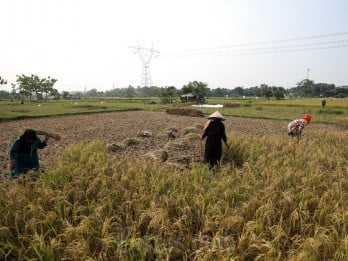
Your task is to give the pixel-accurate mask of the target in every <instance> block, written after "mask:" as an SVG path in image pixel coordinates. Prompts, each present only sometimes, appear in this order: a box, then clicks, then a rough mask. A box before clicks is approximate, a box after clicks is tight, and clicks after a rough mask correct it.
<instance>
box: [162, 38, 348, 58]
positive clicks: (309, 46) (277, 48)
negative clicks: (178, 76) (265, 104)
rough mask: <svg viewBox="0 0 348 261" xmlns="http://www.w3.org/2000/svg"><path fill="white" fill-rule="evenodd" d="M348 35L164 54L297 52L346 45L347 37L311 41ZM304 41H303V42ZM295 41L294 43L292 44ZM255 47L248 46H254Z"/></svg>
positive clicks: (165, 53) (215, 54) (211, 54)
mask: <svg viewBox="0 0 348 261" xmlns="http://www.w3.org/2000/svg"><path fill="white" fill-rule="evenodd" d="M343 35H348V32H341V33H332V34H321V35H312V36H305V37H298V38H287V39H280V40H273V41H264V42H254V43H244V44H229V45H226V46H220V47H210V48H196V49H187V50H182V51H172V52H170V51H169V52H164V55H167V56H171V57H182V56H189V57H192V56H198V57H199V56H203V55H204V56H206V55H208V56H220V55H221V54H223V55H227V54H228V55H246V54H248V55H249V54H259V53H273V52H274V53H276V52H295V51H303V50H307V51H309V50H320V49H332V48H342V47H346V44H347V42H348V40H347V39H336V40H330V41H315V42H313V41H309V42H308V40H313V39H320V38H329V37H338V36H343ZM301 41H302V42H301ZM292 42H295V43H294V44H291V43H292ZM253 46H255V47H254V48H248V47H253Z"/></svg>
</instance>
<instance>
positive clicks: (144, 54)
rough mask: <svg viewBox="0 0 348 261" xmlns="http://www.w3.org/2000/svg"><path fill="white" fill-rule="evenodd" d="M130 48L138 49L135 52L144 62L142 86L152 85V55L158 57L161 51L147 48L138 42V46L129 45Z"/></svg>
mask: <svg viewBox="0 0 348 261" xmlns="http://www.w3.org/2000/svg"><path fill="white" fill-rule="evenodd" d="M129 48H133V49H136V51H135V53H138V54H139V58H140V61H141V62H142V63H143V72H142V74H141V80H140V86H145V87H148V86H152V79H151V73H150V62H151V59H152V57H157V56H158V55H159V53H160V52H159V51H157V50H155V49H153V46H151V48H145V47H142V46H140V44H138V45H137V46H129Z"/></svg>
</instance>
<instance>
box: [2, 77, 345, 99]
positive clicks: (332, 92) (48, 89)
mask: <svg viewBox="0 0 348 261" xmlns="http://www.w3.org/2000/svg"><path fill="white" fill-rule="evenodd" d="M16 81H17V84H13V83H11V88H12V91H11V92H7V91H4V90H0V99H21V101H22V102H23V101H24V99H25V98H27V99H28V100H29V101H31V100H32V98H33V96H35V98H36V99H37V100H42V99H45V98H50V99H79V98H82V97H126V98H136V97H138V98H140V97H145V98H146V97H160V98H161V100H162V102H164V103H171V102H173V101H174V100H175V99H176V98H177V97H179V96H180V95H183V94H188V93H191V94H192V95H194V96H195V97H196V101H197V103H203V102H204V99H205V98H206V97H235V98H240V97H262V98H266V99H271V98H273V99H284V98H285V97H286V96H288V97H291V98H316V97H317V98H318V97H336V98H345V97H348V88H347V87H345V88H344V87H336V86H335V85H334V84H327V83H314V81H312V80H308V79H304V80H302V81H300V82H298V83H297V84H296V87H293V88H289V89H285V88H284V87H280V86H268V85H267V84H261V85H260V86H255V87H249V88H243V87H235V88H233V89H227V88H220V87H218V88H215V89H210V88H208V84H207V83H204V82H200V81H190V82H189V83H187V84H185V85H183V86H182V88H181V89H177V88H176V87H175V86H164V87H157V86H150V87H147V86H145V87H140V86H138V87H133V86H131V85H129V86H128V87H124V88H114V89H111V90H106V91H98V90H97V89H95V88H94V89H91V90H88V91H86V92H67V91H63V92H62V93H59V92H58V90H57V89H55V88H54V84H55V83H56V82H57V80H56V79H54V78H51V77H50V76H48V77H47V78H40V77H39V76H37V75H35V74H32V75H30V76H26V75H24V74H22V75H17V80H16ZM5 84H7V81H6V80H5V79H3V78H1V76H0V85H5Z"/></svg>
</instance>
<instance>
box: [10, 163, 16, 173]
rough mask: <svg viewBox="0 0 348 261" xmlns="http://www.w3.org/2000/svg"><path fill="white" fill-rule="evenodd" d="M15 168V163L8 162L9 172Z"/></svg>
mask: <svg viewBox="0 0 348 261" xmlns="http://www.w3.org/2000/svg"><path fill="white" fill-rule="evenodd" d="M15 168H16V166H15V163H14V161H13V160H10V170H11V172H12V171H13V170H14V169H15Z"/></svg>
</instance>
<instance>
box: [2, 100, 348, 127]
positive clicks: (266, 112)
mask: <svg viewBox="0 0 348 261" xmlns="http://www.w3.org/2000/svg"><path fill="white" fill-rule="evenodd" d="M207 103H209V104H224V105H225V106H224V108H222V109H219V110H220V111H221V112H222V113H223V114H224V115H226V116H236V117H248V118H260V119H275V120H292V119H295V118H298V117H301V116H302V115H303V114H304V113H311V114H313V115H314V122H318V123H319V122H320V123H330V124H335V123H337V122H339V121H340V120H339V118H341V117H346V116H347V115H348V100H347V99H333V100H328V102H327V106H326V108H322V107H321V102H320V99H304V100H280V101H278V100H264V99H224V98H210V99H207ZM191 105H192V103H181V102H176V103H172V104H163V103H161V100H160V99H159V98H117V99H116V98H103V99H96V98H95V99H83V100H65V101H46V102H41V103H38V102H32V103H26V104H19V103H18V102H10V101H0V120H11V119H21V118H30V117H32V118H35V117H47V116H57V115H69V114H81V113H96V112H111V111H126V110H151V111H153V110H156V111H165V110H166V109H167V108H174V109H175V108H178V107H188V108H191ZM199 110H201V111H203V112H204V113H205V115H209V114H211V113H212V112H214V111H215V110H216V109H215V108H199Z"/></svg>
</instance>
